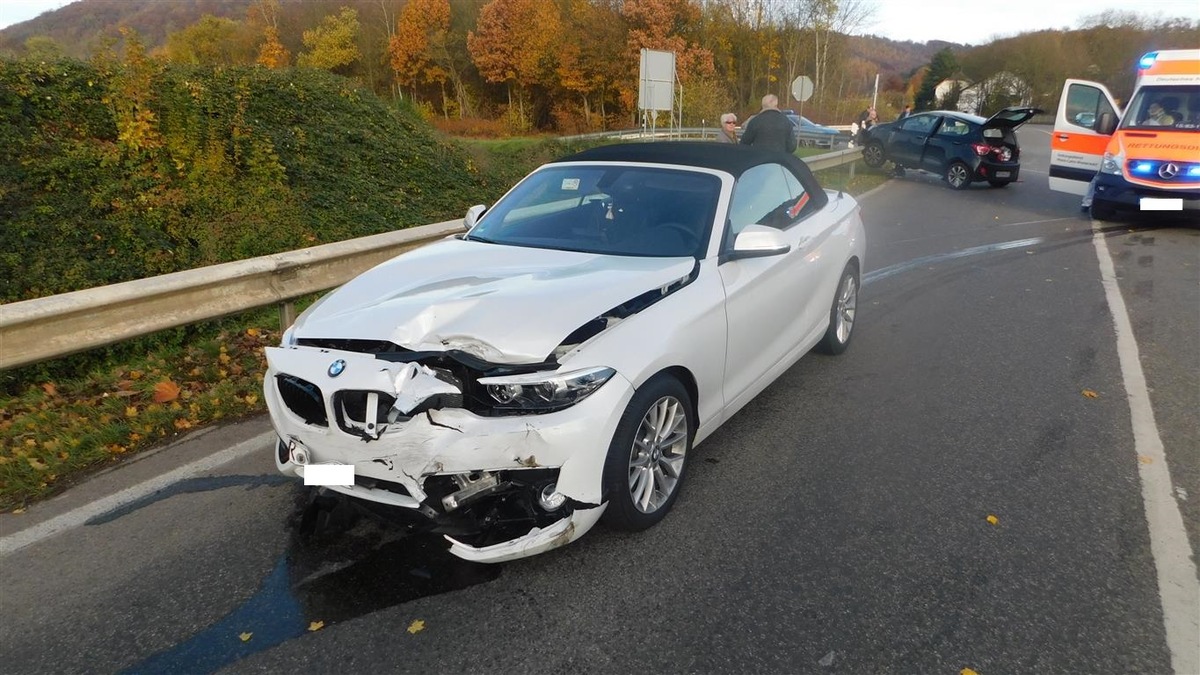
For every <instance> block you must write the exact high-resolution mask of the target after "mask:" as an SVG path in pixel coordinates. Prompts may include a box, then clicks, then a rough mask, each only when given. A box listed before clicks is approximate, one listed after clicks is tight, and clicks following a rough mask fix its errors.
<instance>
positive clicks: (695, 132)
mask: <svg viewBox="0 0 1200 675" xmlns="http://www.w3.org/2000/svg"><path fill="white" fill-rule="evenodd" d="M829 128H830V129H837V130H838V132H839V134H838V135H837V136H833V135H831V134H817V133H811V132H807V131H799V132H797V133H796V138H797V140H799V142H800V145H808V146H820V147H829V148H830V149H833V148H835V147H837V146H838V145H846V144H847V143H849V142H850V140H851V138H850V127H849V126H844V127H842V126H837V127H829ZM717 131H719V130H718V129H717V128H716V127H683V128H678V129H670V128H664V129H653V130H652V129H617V130H614V131H598V132H595V133H590V134H579V135H578V136H563V137H561V138H559V139H558V140H560V141H601V140H610V141H646V140H651V141H653V140H662V141H682V140H697V141H712V140H716V138H717Z"/></svg>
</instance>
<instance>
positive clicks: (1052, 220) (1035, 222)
mask: <svg viewBox="0 0 1200 675" xmlns="http://www.w3.org/2000/svg"><path fill="white" fill-rule="evenodd" d="M1060 220H1072V221H1073V220H1075V216H1071V217H1070V218H1047V219H1046V220H1027V221H1025V222H1023V223H1000V227H1015V226H1017V225H1041V224H1042V223H1057V222H1059V221H1060Z"/></svg>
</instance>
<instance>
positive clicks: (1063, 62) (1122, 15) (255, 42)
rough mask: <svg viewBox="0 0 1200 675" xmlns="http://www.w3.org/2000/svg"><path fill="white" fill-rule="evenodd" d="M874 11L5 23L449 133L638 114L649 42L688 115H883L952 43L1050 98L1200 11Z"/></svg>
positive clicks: (86, 14) (228, 5) (1196, 35)
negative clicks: (123, 30)
mask: <svg viewBox="0 0 1200 675" xmlns="http://www.w3.org/2000/svg"><path fill="white" fill-rule="evenodd" d="M1146 11H1148V12H1149V11H1152V10H1151V9H1147V10H1146ZM870 12H871V7H870V5H866V4H864V3H863V2H862V1H861V0H788V1H787V2H778V1H776V0H704V1H701V0H170V1H163V0H77V1H76V2H74V3H71V4H69V5H67V6H65V7H63V8H61V9H59V10H57V11H55V12H50V13H48V14H45V15H43V16H41V17H39V18H37V19H35V20H32V21H28V22H25V23H22V24H18V25H15V26H12V27H9V28H7V29H5V30H3V31H0V54H8V55H10V56H25V57H32V58H35V59H39V60H44V59H46V58H55V57H58V56H72V57H75V58H80V59H88V58H91V56H92V55H93V54H95V53H96V52H97V51H99V50H103V49H105V48H107V47H106V45H109V44H110V43H111V44H114V45H115V47H116V48H117V49H120V47H121V44H122V43H123V38H122V37H121V36H120V34H119V31H118V29H119V28H120V27H121V26H125V27H128V28H131V29H133V30H134V31H135V32H136V33H137V34H138V35H140V36H141V39H142V41H143V44H145V45H147V48H148V51H149V53H150V55H151V56H152V57H154V58H155V59H158V60H160V61H164V62H169V63H177V64H191V65H207V66H239V65H250V64H253V63H258V64H261V65H264V66H267V67H269V68H286V67H290V66H297V65H298V66H306V67H315V68H320V69H323V70H328V71H331V72H334V73H337V74H340V75H344V76H347V77H350V78H352V79H354V80H356V81H357V82H358V83H360V84H361V85H362V86H365V87H367V88H369V89H371V90H372V91H374V92H375V93H376V94H378V95H380V96H382V97H385V98H403V99H405V100H407V101H410V102H413V103H415V104H416V105H417V106H418V108H419V109H420V110H421V111H422V113H423V114H424V115H425V116H426V117H427V118H429V119H431V120H432V121H434V122H435V123H436V124H438V125H439V126H440V127H441V128H443V129H444V130H447V131H450V132H452V133H460V134H461V133H468V132H470V133H490V134H493V135H503V134H510V133H527V132H529V131H553V132H558V133H577V132H584V131H593V130H600V129H608V128H626V127H629V126H633V125H635V124H637V123H638V122H639V120H638V114H637V94H638V80H637V73H638V58H639V54H640V51H641V49H643V48H648V49H656V50H667V51H673V52H675V54H676V55H677V71H678V76H679V80H680V83H681V85H682V91H683V96H682V99H683V100H682V110H683V113H682V114H683V122H684V124H686V125H699V124H702V123H707V122H711V120H713V119H715V118H716V117H717V116H718V115H719V114H720V113H722V112H727V111H734V112H737V113H739V114H740V115H742V116H745V115H747V114H749V113H752V112H754V111H755V110H756V109H757V108H758V101H759V99H760V97H761V96H762V95H763V94H764V93H768V92H774V93H776V94H779V95H780V98H781V100H783V101H785V106H789V105H790V106H792V107H798V106H799V102H798V101H792V100H790V97H789V95H788V94H789V92H788V89H789V86H788V84H789V83H790V82H791V81H792V80H793V79H794V78H795V77H796V76H798V75H808V76H809V77H811V78H812V79H813V80H814V82H815V85H816V86H815V93H814V95H813V97H812V99H810V100H809V101H807V102H805V103H804V106H805V114H806V115H807V116H809V117H811V118H813V119H815V120H817V121H818V122H822V123H825V124H845V123H848V122H849V121H851V120H852V119H853V118H854V116H855V115H856V114H857V113H858V111H859V110H861V108H862V106H863V104H864V103H866V102H867V101H869V100H871V99H872V97H873V95H874V93H875V92H874V86H875V81H876V76H878V78H879V83H880V91H879V107H880V114H881V115H882V116H884V117H885V118H886V117H889V116H891V115H894V114H895V113H896V112H898V111H899V109H900V107H902V106H903V105H904V103H906V102H911V101H912V100H914V97H915V94H916V92H917V91H918V90H920V89H921V88H922V84H923V82H922V78H923V77H924V75H925V72H926V69H927V65H928V64H929V63H930V62H931V61H932V58H933V55H934V54H936V53H938V52H939V51H942V50H944V49H949V50H950V51H951V52H952V53H953V55H954V56H955V57H956V65H957V66H958V72H956V73H954V75H955V77H956V78H957V79H965V80H968V81H982V80H985V79H987V78H989V77H991V76H992V75H995V74H996V73H998V72H1001V71H1007V72H1009V73H1011V74H1012V75H1013V76H1015V77H1016V78H1018V79H1020V80H1021V81H1023V82H1027V83H1030V90H1029V91H1028V92H1026V93H1027V94H1028V98H1030V99H1032V100H1034V102H1035V103H1036V104H1038V105H1041V106H1042V107H1047V106H1050V105H1053V103H1054V99H1055V98H1056V97H1057V96H1058V90H1059V87H1058V83H1060V82H1061V81H1062V80H1063V79H1064V78H1066V77H1087V78H1089V79H1097V80H1100V81H1102V82H1105V83H1106V84H1108V85H1110V86H1111V87H1114V88H1117V89H1120V88H1121V87H1123V86H1127V85H1126V84H1125V83H1127V82H1128V81H1129V80H1130V79H1131V78H1130V75H1131V70H1130V64H1132V63H1133V62H1134V61H1135V60H1136V58H1137V57H1138V56H1140V54H1141V53H1143V52H1145V51H1150V50H1154V49H1169V48H1177V47H1194V46H1195V45H1197V44H1200V22H1198V21H1197V18H1196V17H1195V16H1192V17H1179V18H1171V17H1165V18H1164V17H1161V16H1158V15H1155V16H1154V17H1153V18H1151V17H1150V16H1149V15H1143V14H1138V13H1136V12H1135V11H1134V10H1133V8H1131V10H1130V11H1125V12H1113V11H1109V12H1105V13H1102V14H1097V15H1095V16H1093V17H1090V18H1087V19H1085V20H1084V21H1083V22H1082V24H1081V25H1080V26H1078V27H1076V28H1075V29H1073V30H1069V31H1060V30H1056V31H1041V32H1036V33H1027V34H1022V35H1017V36H1015V37H1008V38H1005V39H1003V40H999V41H996V42H992V43H989V44H985V45H981V46H973V47H972V46H967V45H958V44H953V43H945V42H929V43H913V42H896V41H892V40H887V39H885V38H881V37H877V36H873V35H869V34H864V28H865V27H866V26H868V25H869V23H870V20H871V13H870ZM114 41H115V42H114ZM1013 102H1015V101H1004V100H999V99H997V100H994V101H991V103H993V104H995V105H1005V104H1009V103H1013ZM980 112H982V113H984V114H989V113H990V112H993V111H990V110H983V111H980Z"/></svg>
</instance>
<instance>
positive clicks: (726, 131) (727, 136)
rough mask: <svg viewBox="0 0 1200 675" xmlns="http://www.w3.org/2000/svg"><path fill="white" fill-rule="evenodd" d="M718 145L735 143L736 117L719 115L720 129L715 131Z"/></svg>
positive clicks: (736, 138) (731, 114) (729, 114)
mask: <svg viewBox="0 0 1200 675" xmlns="http://www.w3.org/2000/svg"><path fill="white" fill-rule="evenodd" d="M717 142H718V143H737V142H738V137H737V115H734V114H733V113H725V114H724V115H721V128H720V129H717Z"/></svg>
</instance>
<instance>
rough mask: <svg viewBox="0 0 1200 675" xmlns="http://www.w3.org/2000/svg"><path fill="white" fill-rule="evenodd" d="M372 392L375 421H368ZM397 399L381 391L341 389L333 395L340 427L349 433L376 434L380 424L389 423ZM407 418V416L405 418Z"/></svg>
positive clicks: (335, 412) (334, 408)
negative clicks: (390, 412)
mask: <svg viewBox="0 0 1200 675" xmlns="http://www.w3.org/2000/svg"><path fill="white" fill-rule="evenodd" d="M371 394H375V396H374V398H375V417H374V422H370V423H369V422H368V420H367V418H368V414H367V413H368V411H369V409H370V400H371V398H372V396H371ZM395 402H396V399H395V398H394V397H392V396H391V395H389V394H385V393H383V392H381V391H357V390H347V391H339V392H337V393H335V394H334V395H333V410H334V414H335V415H336V416H337V425H338V428H339V429H341V430H342V431H345V432H346V433H348V434H355V435H362V434H363V433H364V432H366V433H369V434H370V435H371V436H375V435H376V434H377V433H378V431H377V429H378V426H379V425H384V424H387V423H388V412H389V411H390V410H391V409H392V405H393V404H394V403H395ZM405 419H407V418H405Z"/></svg>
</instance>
